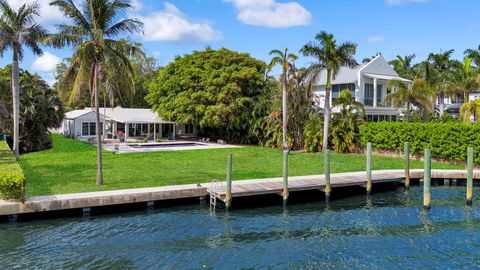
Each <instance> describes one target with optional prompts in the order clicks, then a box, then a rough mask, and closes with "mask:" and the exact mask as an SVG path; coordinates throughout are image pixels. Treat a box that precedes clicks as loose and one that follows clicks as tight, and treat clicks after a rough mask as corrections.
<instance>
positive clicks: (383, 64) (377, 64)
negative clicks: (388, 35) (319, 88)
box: [318, 54, 410, 85]
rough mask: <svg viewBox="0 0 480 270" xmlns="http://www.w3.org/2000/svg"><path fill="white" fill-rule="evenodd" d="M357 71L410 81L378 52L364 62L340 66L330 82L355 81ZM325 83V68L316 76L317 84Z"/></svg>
mask: <svg viewBox="0 0 480 270" xmlns="http://www.w3.org/2000/svg"><path fill="white" fill-rule="evenodd" d="M359 73H360V74H362V75H364V76H366V77H370V78H377V79H383V80H398V81H405V82H410V80H407V79H403V78H401V77H400V76H399V75H398V73H397V72H396V71H395V70H394V69H393V68H392V67H391V66H390V64H388V62H387V60H385V58H384V57H383V56H382V55H381V54H379V55H377V56H376V57H375V58H373V59H372V60H371V61H370V62H368V63H366V64H362V65H359V66H357V67H354V68H349V67H345V66H344V67H341V68H340V70H339V71H338V73H337V75H336V77H335V78H334V79H333V80H332V84H347V83H356V82H357V80H358V74H359ZM326 84H327V70H326V69H323V70H322V71H321V72H320V76H319V78H318V85H326Z"/></svg>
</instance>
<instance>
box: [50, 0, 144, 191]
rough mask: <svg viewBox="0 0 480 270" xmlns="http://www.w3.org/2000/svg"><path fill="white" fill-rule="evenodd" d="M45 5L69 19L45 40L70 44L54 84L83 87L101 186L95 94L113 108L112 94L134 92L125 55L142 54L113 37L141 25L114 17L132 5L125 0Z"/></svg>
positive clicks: (75, 90) (74, 92)
mask: <svg viewBox="0 0 480 270" xmlns="http://www.w3.org/2000/svg"><path fill="white" fill-rule="evenodd" d="M50 5H52V6H56V7H58V8H59V9H60V10H61V11H62V12H63V13H64V15H65V17H67V18H69V19H70V21H71V24H70V25H60V26H59V27H58V28H59V32H58V33H56V34H52V35H50V36H49V37H48V39H47V43H48V44H50V45H52V46H54V47H57V48H62V47H65V46H71V47H73V56H72V59H71V60H70V62H69V66H68V68H67V70H66V71H65V73H64V74H63V76H62V78H61V79H60V81H59V84H58V88H59V89H62V88H63V89H64V91H71V95H70V96H72V97H77V96H79V95H80V93H82V92H85V91H87V92H88V93H89V94H90V97H91V99H90V100H91V107H93V108H95V114H96V144H97V155H98V156H97V167H98V171H97V185H102V183H103V170H102V167H103V166H102V139H101V136H102V135H101V134H102V127H101V125H100V112H99V108H100V95H101V92H102V90H103V92H104V97H105V98H106V99H107V98H108V99H109V100H110V103H111V105H112V106H113V101H114V99H113V96H114V95H115V94H116V93H118V92H119V91H125V90H126V91H131V92H133V91H134V89H135V88H134V80H133V77H134V72H133V68H132V65H131V63H130V59H129V58H128V56H129V55H132V56H141V55H142V54H143V53H142V52H141V51H140V49H139V48H138V47H137V46H135V44H131V43H129V42H124V41H123V40H115V38H116V37H118V36H119V35H122V34H135V33H140V32H142V28H143V23H142V22H140V21H138V20H135V19H131V18H125V19H119V14H120V13H122V12H125V11H128V10H129V9H131V8H132V6H131V4H130V0H86V1H83V2H82V3H81V4H80V6H77V5H76V4H75V3H74V2H73V1H69V0H57V1H53V2H51V3H50Z"/></svg>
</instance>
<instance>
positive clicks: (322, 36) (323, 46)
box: [300, 31, 358, 151]
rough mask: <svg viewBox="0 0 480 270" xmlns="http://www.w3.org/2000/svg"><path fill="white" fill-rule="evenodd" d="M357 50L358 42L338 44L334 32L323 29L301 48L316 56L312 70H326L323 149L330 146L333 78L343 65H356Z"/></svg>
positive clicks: (303, 51)
mask: <svg viewBox="0 0 480 270" xmlns="http://www.w3.org/2000/svg"><path fill="white" fill-rule="evenodd" d="M356 50H357V44H355V43H352V42H344V43H339V44H337V41H336V39H335V37H334V36H333V34H329V33H327V32H325V31H322V32H320V33H318V34H317V35H315V41H311V42H309V43H307V44H305V45H304V46H303V48H302V49H301V50H300V51H301V53H302V54H303V55H304V56H311V57H314V58H315V62H314V63H313V64H312V65H311V67H310V69H311V72H315V73H316V74H318V73H319V72H320V71H321V70H322V69H325V70H326V71H327V72H326V76H327V78H326V80H327V83H326V86H325V101H324V106H323V114H324V116H325V117H323V146H322V151H325V150H327V148H328V138H329V134H328V133H329V128H330V118H331V107H330V95H331V91H332V79H333V78H335V76H336V74H337V73H338V71H339V70H340V67H342V66H348V67H354V66H357V65H358V64H357V62H356V61H355V59H354V54H355V52H356Z"/></svg>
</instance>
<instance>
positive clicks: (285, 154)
mask: <svg viewBox="0 0 480 270" xmlns="http://www.w3.org/2000/svg"><path fill="white" fill-rule="evenodd" d="M288 152H289V151H288V150H283V194H282V195H283V204H284V205H286V203H287V200H288Z"/></svg>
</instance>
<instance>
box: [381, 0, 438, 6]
mask: <svg viewBox="0 0 480 270" xmlns="http://www.w3.org/2000/svg"><path fill="white" fill-rule="evenodd" d="M431 1H432V0H387V4H389V5H390V6H398V5H402V4H407V3H428V2H431Z"/></svg>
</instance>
